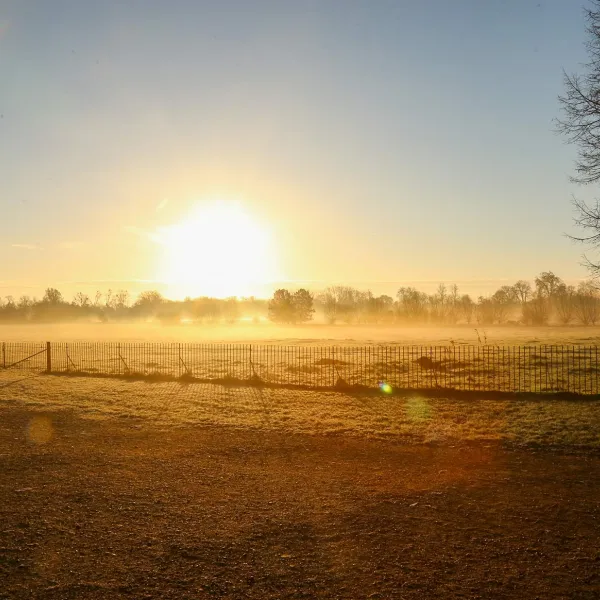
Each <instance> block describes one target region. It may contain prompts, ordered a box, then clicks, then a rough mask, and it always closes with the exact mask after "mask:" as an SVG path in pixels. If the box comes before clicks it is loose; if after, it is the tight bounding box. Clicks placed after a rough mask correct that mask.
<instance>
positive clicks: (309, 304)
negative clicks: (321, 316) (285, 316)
mask: <svg viewBox="0 0 600 600" xmlns="http://www.w3.org/2000/svg"><path fill="white" fill-rule="evenodd" d="M291 302H292V308H293V320H294V322H295V323H306V322H308V321H311V320H312V318H313V314H314V312H315V309H314V308H313V296H312V294H311V293H310V292H309V291H308V290H305V289H304V288H300V289H299V290H297V291H296V292H294V295H293V296H292V300H291Z"/></svg>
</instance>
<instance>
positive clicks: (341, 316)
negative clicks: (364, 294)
mask: <svg viewBox="0 0 600 600" xmlns="http://www.w3.org/2000/svg"><path fill="white" fill-rule="evenodd" d="M357 297H358V293H357V290H355V289H354V288H351V287H348V286H344V285H335V286H331V287H328V288H327V289H326V290H325V291H324V292H323V293H322V294H321V295H320V296H319V300H320V302H321V304H322V305H323V312H324V313H325V319H326V320H327V322H328V323H330V324H334V323H335V322H336V321H338V320H342V321H344V322H346V323H351V322H352V321H353V320H354V318H355V317H356V312H357V306H358V304H357Z"/></svg>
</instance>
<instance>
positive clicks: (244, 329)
mask: <svg viewBox="0 0 600 600" xmlns="http://www.w3.org/2000/svg"><path fill="white" fill-rule="evenodd" d="M46 340H50V341H55V342H181V343H220V342H222V343H244V344H248V343H254V344H284V345H303V346H306V345H310V346H331V345H336V346H357V345H360V346H364V345H378V344H384V345H387V346H389V345H426V346H427V345H440V346H444V345H449V344H450V343H451V342H455V343H456V344H490V345H535V344H589V345H592V344H596V343H600V326H598V327H583V326H544V327H529V326H509V325H506V326H498V325H496V326H492V327H480V326H479V325H476V324H474V325H461V326H456V327H439V326H433V325H432V326H416V325H415V326H388V325H381V326H373V325H334V326H331V325H324V324H318V323H312V324H307V325H298V326H284V325H276V324H273V323H260V324H253V323H245V322H242V323H236V324H232V325H221V324H215V325H212V324H203V325H196V324H187V323H182V324H178V325H162V324H160V323H158V322H148V323H88V322H84V323H49V324H40V323H35V324H33V323H32V324H15V325H0V341H5V342H43V341H46Z"/></svg>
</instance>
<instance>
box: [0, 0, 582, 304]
mask: <svg viewBox="0 0 600 600" xmlns="http://www.w3.org/2000/svg"><path fill="white" fill-rule="evenodd" d="M583 28H584V20H583V10H582V6H581V4H580V3H579V2H578V1H573V2H570V1H565V0H550V1H541V2H537V1H532V2H528V1H527V0H505V1H502V0H495V1H493V2H481V1H479V0H455V1H453V2H448V1H446V0H430V1H424V2H416V1H408V0H406V1H402V0H364V1H354V0H343V1H342V0H321V1H302V0H294V1H292V0H290V1H285V0H280V1H270V2H266V1H250V0H244V1H241V0H239V1H227V0H219V1H214V2H202V1H200V0H196V1H178V0H174V1H171V2H164V1H163V2H158V1H155V0H145V1H141V0H140V1H135V0H130V1H123V0H121V1H119V2H113V1H111V0H104V1H103V2H97V3H96V2H81V1H78V0H71V1H65V0H53V1H52V2H46V1H42V0H38V1H28V0H18V1H11V0H8V1H7V0H2V1H0V82H1V84H0V114H1V115H2V117H1V118H0V182H1V183H2V185H1V189H0V208H1V209H2V211H1V214H2V215H3V216H2V217H1V218H0V244H1V245H2V256H3V261H2V263H1V266H0V282H2V283H0V286H2V288H1V289H0V295H5V294H7V293H14V294H19V293H23V292H28V293H33V294H37V295H40V294H41V293H42V291H43V288H44V287H45V286H47V285H57V286H58V287H62V288H63V289H65V291H66V292H67V293H69V292H71V291H75V290H76V289H79V288H81V287H82V286H83V287H85V286H88V287H90V288H96V287H98V288H100V289H106V288H107V287H113V288H115V287H132V289H135V285H140V286H142V287H144V286H145V285H146V284H145V283H139V282H140V281H142V282H149V283H148V285H149V286H151V287H156V286H155V285H154V284H155V283H156V281H157V278H158V277H159V276H158V274H157V269H156V265H157V264H158V263H159V262H160V253H161V248H160V247H158V246H157V245H156V244H155V243H153V242H152V239H151V238H152V235H151V232H152V231H154V230H156V229H157V228H159V227H165V226H170V225H172V224H173V223H177V222H178V221H181V220H182V219H185V215H186V214H188V213H189V211H190V210H191V209H192V207H193V206H194V205H195V204H197V203H201V202H204V201H207V200H210V199H213V198H225V199H228V198H234V199H238V200H239V201H240V202H242V203H243V205H244V209H245V210H246V212H248V213H250V214H252V215H255V217H256V219H258V220H259V221H260V222H261V223H263V224H264V225H265V226H267V227H268V228H269V230H270V231H271V232H272V235H273V239H274V240H275V242H274V251H276V252H277V256H278V263H279V273H280V276H281V278H282V279H286V280H292V281H305V280H311V281H314V286H315V287H319V286H322V285H325V284H326V283H330V282H337V281H346V282H355V283H356V284H357V285H360V286H361V287H365V288H366V287H371V288H372V289H373V290H374V291H381V292H383V291H387V292H388V293H392V292H394V290H395V289H396V288H397V287H398V285H399V284H400V282H422V283H418V284H417V285H419V286H420V287H422V288H424V289H427V288H428V286H434V285H435V284H437V282H441V281H444V282H448V283H451V282H454V281H457V282H459V283H460V285H461V287H462V288H463V289H464V290H465V291H471V292H472V293H479V292H485V291H488V290H492V288H493V287H494V286H496V284H498V285H500V284H502V283H505V282H513V281H515V280H517V279H521V278H524V279H532V278H533V277H534V276H535V275H536V274H537V273H539V272H540V271H542V270H548V269H551V270H554V271H555V272H556V273H557V274H558V275H560V276H562V277H563V278H564V279H567V280H570V281H574V280H577V279H580V278H582V277H585V274H586V273H585V270H584V269H583V267H581V266H580V264H579V263H580V260H581V254H582V251H583V248H582V247H579V246H577V245H574V244H573V243H572V242H570V241H569V240H568V239H566V238H565V237H564V235H563V234H564V233H565V232H568V231H572V225H571V222H572V215H573V213H572V209H571V206H570V203H569V201H570V197H571V195H572V194H573V193H576V194H577V195H579V196H580V197H582V198H588V199H589V198H592V197H594V189H593V188H581V187H577V186H574V185H573V184H571V183H569V180H568V175H569V173H571V172H572V167H573V159H574V149H573V148H571V147H568V146H566V145H565V144H564V140H562V139H561V138H560V137H558V136H557V135H556V134H555V133H554V132H553V123H552V119H553V118H554V117H556V116H558V110H559V108H558V102H557V95H558V94H559V93H561V91H562V69H565V70H567V71H569V72H572V71H574V70H577V69H578V68H579V64H580V63H581V62H584V61H585V58H586V57H585V51H584V47H583V42H584V40H585V35H584V30H583ZM165 199H168V200H167V201H165ZM140 232H141V234H140ZM148 232H150V233H148ZM146 233H148V235H145V234H146ZM223 241H224V243H230V244H231V243H235V240H229V239H228V238H227V235H226V232H224V236H223ZM215 252H216V253H218V249H216V250H215ZM208 259H209V258H208V257H199V259H198V260H208ZM135 281H137V282H138V283H137V284H131V285H129V284H128V283H126V282H135ZM202 291H203V290H198V293H199V294H200V293H202Z"/></svg>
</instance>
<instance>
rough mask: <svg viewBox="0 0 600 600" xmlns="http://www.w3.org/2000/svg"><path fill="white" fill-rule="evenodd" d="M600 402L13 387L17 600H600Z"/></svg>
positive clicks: (5, 539) (10, 486)
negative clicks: (161, 599) (599, 567)
mask: <svg viewBox="0 0 600 600" xmlns="http://www.w3.org/2000/svg"><path fill="white" fill-rule="evenodd" d="M598 407H599V405H598V402H597V401H595V400H588V401H583V400H578V401H572V400H569V401H567V400H560V399H552V400H548V399H546V400H542V399H539V398H529V399H522V400H519V401H515V400H498V399H494V398H487V397H485V396H482V397H481V398H480V399H478V400H475V401H474V400H470V401H466V400H461V399H460V398H427V397H425V396H423V395H416V394H414V395H408V396H403V397H400V396H392V397H389V396H372V395H367V396H363V395H357V394H348V393H339V392H333V391H332V392H310V391H301V390H297V391H293V390H281V389H255V388H228V387H224V386H218V385H211V384H195V383H183V382H167V383H156V382H147V381H129V380H114V379H99V378H77V379H74V378H70V377H61V376H52V375H39V376H30V375H29V374H26V373H25V374H24V373H21V374H19V373H14V372H13V373H10V372H9V373H4V374H2V375H0V415H1V418H0V472H1V473H2V478H1V479H0V500H1V501H0V580H1V581H2V582H3V583H2V588H1V589H0V598H18V599H20V598H23V599H25V598H28V599H29V598H44V599H63V598H92V599H100V598H102V599H104V598H106V599H108V598H111V599H112V598H173V599H175V598H200V599H203V598H231V599H238V598H257V599H258V598H273V599H274V598H349V599H350V598H352V599H358V598H381V599H383V598H386V599H387V598H415V599H416V598H419V599H420V598H460V597H462V598H464V597H467V598H511V599H512V598H523V599H529V598H531V599H533V598H589V599H592V598H597V597H598V596H599V595H600V574H599V573H600V570H599V569H598V564H599V561H600V554H599V552H598V547H597V538H598V519H599V518H600V500H599V498H600V496H599V495H598V482H599V481H600V454H599V453H598V452H599V450H600V433H599V432H600V411H599V410H598Z"/></svg>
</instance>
